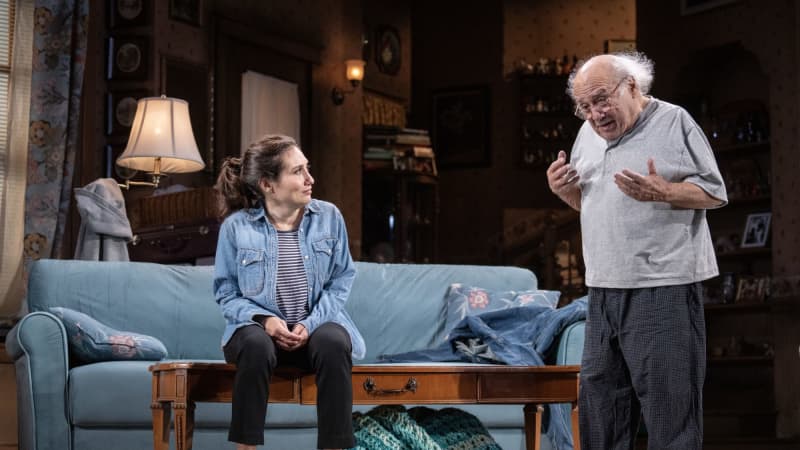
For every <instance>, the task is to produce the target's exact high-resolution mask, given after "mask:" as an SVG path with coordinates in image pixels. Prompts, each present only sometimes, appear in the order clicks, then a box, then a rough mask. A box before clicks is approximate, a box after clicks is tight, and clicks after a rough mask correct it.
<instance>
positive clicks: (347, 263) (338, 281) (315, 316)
mask: <svg viewBox="0 0 800 450" xmlns="http://www.w3.org/2000/svg"><path fill="white" fill-rule="evenodd" d="M329 220H331V221H333V222H334V227H335V229H336V237H337V239H336V248H335V249H334V251H333V252H331V259H332V261H331V263H332V264H333V271H332V273H331V277H330V278H329V279H328V280H327V281H325V282H324V283H323V285H322V294H321V295H320V298H319V300H318V301H317V302H316V304H314V305H313V307H312V309H311V313H310V314H309V316H308V317H306V318H305V319H303V320H302V321H300V322H299V323H300V324H302V325H303V326H304V327H305V328H306V330H308V334H311V333H313V332H314V330H315V329H317V327H319V326H320V325H322V324H323V323H325V322H331V321H333V320H334V319H335V318H336V317H337V316H338V315H339V313H340V312H341V311H342V310H343V309H344V304H345V303H346V302H347V298H348V297H349V296H350V288H351V287H352V286H353V280H354V279H355V277H356V268H355V264H353V258H352V257H351V256H350V243H349V240H348V238H347V227H346V226H345V223H344V218H343V217H342V214H341V213H340V212H339V210H338V209H336V210H335V216H334V217H331V218H330V219H329Z"/></svg>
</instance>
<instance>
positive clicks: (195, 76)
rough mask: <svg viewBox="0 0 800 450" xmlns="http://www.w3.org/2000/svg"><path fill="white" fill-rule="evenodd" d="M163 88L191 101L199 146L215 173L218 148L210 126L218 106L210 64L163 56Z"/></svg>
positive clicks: (169, 93)
mask: <svg viewBox="0 0 800 450" xmlns="http://www.w3.org/2000/svg"><path fill="white" fill-rule="evenodd" d="M161 92H163V93H164V94H165V95H166V96H168V97H174V98H180V99H182V100H186V101H187V102H188V103H189V118H190V119H191V121H192V132H193V133H194V139H195V141H196V142H197V148H198V150H200V156H202V157H203V161H204V162H205V163H206V168H205V171H206V172H209V173H213V171H214V151H213V141H212V136H211V131H210V130H211V123H212V117H213V116H214V109H213V105H212V103H211V77H210V76H209V70H208V66H205V65H200V64H195V63H190V62H188V61H184V60H181V59H177V58H172V57H167V56H162V57H161Z"/></svg>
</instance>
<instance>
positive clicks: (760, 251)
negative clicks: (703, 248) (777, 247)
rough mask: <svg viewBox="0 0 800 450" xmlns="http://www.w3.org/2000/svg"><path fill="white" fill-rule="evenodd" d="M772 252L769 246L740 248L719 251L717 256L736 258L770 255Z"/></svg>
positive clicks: (719, 257)
mask: <svg viewBox="0 0 800 450" xmlns="http://www.w3.org/2000/svg"><path fill="white" fill-rule="evenodd" d="M771 254H772V249H771V248H769V247H755V248H740V249H737V250H733V251H730V252H725V253H717V258H718V259H735V258H742V257H754V256H769V255H771Z"/></svg>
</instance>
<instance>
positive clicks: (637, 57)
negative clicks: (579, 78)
mask: <svg viewBox="0 0 800 450" xmlns="http://www.w3.org/2000/svg"><path fill="white" fill-rule="evenodd" d="M597 56H604V55H596V56H592V57H590V58H587V59H584V60H583V61H579V62H578V64H576V65H575V68H574V69H573V70H572V73H571V74H570V75H569V80H568V81H567V94H569V96H570V97H572V98H573V99H574V98H575V97H574V95H573V91H572V87H573V83H574V81H575V76H576V75H578V73H580V72H582V71H584V70H586V69H588V68H589V66H590V65H591V64H592V63H593V62H594V61H593V60H594V58H596V57H597ZM608 56H611V60H610V62H611V67H613V69H614V72H615V75H617V76H618V77H619V79H620V80H621V79H623V78H625V77H632V78H633V79H634V81H636V87H638V88H639V92H641V93H642V95H647V94H648V93H649V92H650V87H651V86H652V85H653V77H654V75H655V63H654V62H653V60H652V59H650V58H648V57H647V56H645V54H644V53H641V52H624V53H612V54H611V55H608Z"/></svg>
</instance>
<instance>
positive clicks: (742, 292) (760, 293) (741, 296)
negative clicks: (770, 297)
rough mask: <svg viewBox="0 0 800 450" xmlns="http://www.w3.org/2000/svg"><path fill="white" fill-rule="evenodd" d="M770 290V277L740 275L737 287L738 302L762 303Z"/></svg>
mask: <svg viewBox="0 0 800 450" xmlns="http://www.w3.org/2000/svg"><path fill="white" fill-rule="evenodd" d="M767 292H769V277H766V276H763V277H758V276H742V277H739V284H738V288H737V289H736V300H735V302H736V303H761V302H763V301H764V299H765V298H766V296H767Z"/></svg>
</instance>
